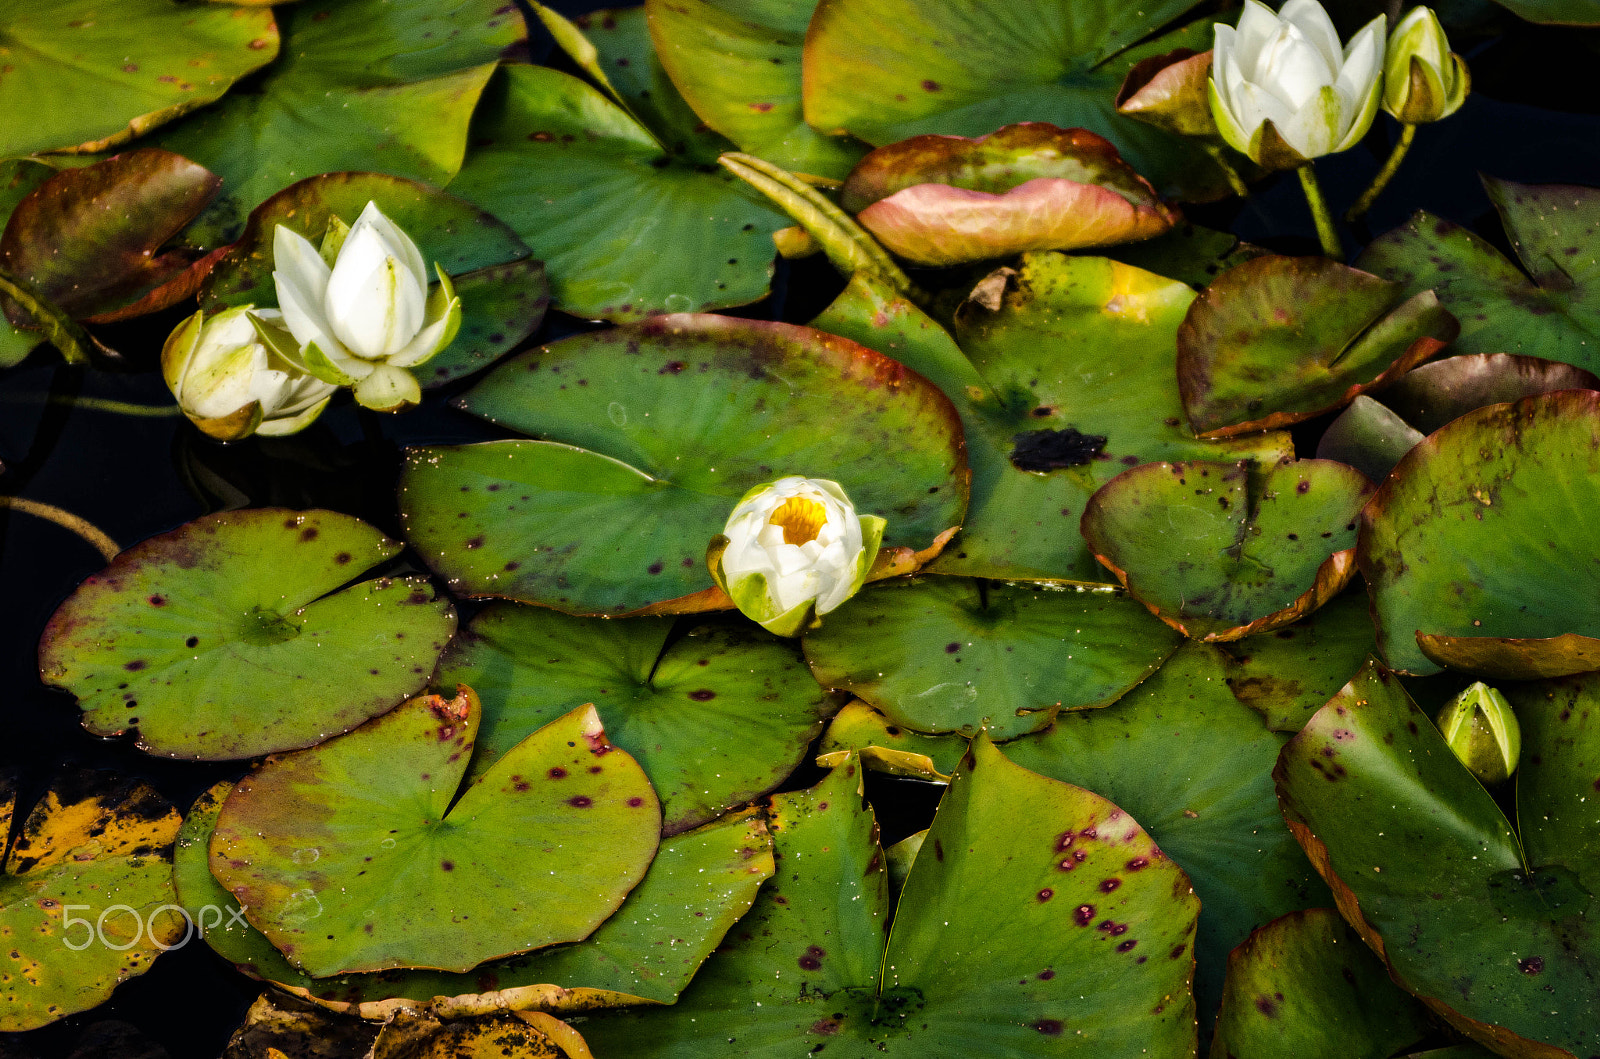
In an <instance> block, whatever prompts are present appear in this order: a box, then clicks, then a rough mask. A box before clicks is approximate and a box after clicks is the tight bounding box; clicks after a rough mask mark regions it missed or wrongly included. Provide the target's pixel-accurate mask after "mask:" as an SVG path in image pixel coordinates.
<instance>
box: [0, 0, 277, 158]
mask: <svg viewBox="0 0 1600 1059" xmlns="http://www.w3.org/2000/svg"><path fill="white" fill-rule="evenodd" d="M272 15H273V13H272V11H270V10H268V9H265V8H262V9H258V10H253V11H252V10H249V9H245V8H237V9H236V8H233V7H229V6H225V5H222V4H216V5H199V6H192V5H189V4H179V3H174V2H173V0H120V2H119V3H118V4H117V5H116V6H115V7H114V8H107V7H106V6H105V5H104V4H103V3H101V2H100V0H55V2H52V3H48V4H37V3H33V2H32V0H4V2H3V3H0V26H4V27H5V36H6V44H5V52H4V65H3V69H4V71H5V73H4V77H3V78H0V114H5V115H7V116H8V120H7V121H6V122H5V126H4V129H3V130H0V157H7V156H11V155H23V154H33V153H35V152H41V151H53V150H62V149H66V148H74V147H75V148H78V149H80V150H84V151H103V150H106V149H107V148H109V147H113V146H115V145H116V144H119V143H124V142H126V141H128V140H131V139H132V138H133V137H135V136H138V135H139V134H140V133H143V132H146V131H148V130H150V129H153V128H155V127H156V126H157V125H160V124H162V123H163V122H167V121H171V120H172V119H173V118H176V117H178V116H179V115H180V114H183V113H185V112H187V111H190V110H193V109H194V108H195V107H201V106H204V105H206V104H207V103H210V102H212V101H214V100H215V99H217V97H219V96H221V95H222V94H223V93H224V92H226V91H227V90H228V88H229V87H230V86H231V85H232V84H233V83H234V81H236V80H238V79H239V78H240V77H243V76H244V75H245V74H247V73H249V72H250V71H252V70H255V69H257V68H258V67H261V66H264V65H266V64H267V63H270V62H271V61H272V60H273V59H274V58H275V57H276V56H277V54H278V27H277V25H276V23H275V22H274V21H273V17H272Z"/></svg>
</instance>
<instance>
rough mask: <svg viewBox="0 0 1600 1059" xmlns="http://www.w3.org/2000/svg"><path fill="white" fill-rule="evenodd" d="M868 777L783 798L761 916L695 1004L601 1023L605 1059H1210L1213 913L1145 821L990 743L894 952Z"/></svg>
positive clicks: (917, 890)
mask: <svg viewBox="0 0 1600 1059" xmlns="http://www.w3.org/2000/svg"><path fill="white" fill-rule="evenodd" d="M860 783H861V777H860V774H859V766H858V765H857V764H856V763H855V762H854V761H853V760H851V761H846V762H845V763H843V764H841V765H840V766H838V767H837V768H835V769H834V770H833V772H832V773H830V774H829V775H828V777H827V778H825V779H824V780H823V781H822V782H821V783H819V784H818V785H817V786H815V787H813V788H812V789H811V790H809V791H800V792H796V793H793V794H782V795H777V796H775V797H774V798H773V809H772V813H773V837H774V844H775V846H776V852H777V858H778V872H777V874H776V875H774V876H773V878H772V880H771V882H770V883H768V885H767V886H766V888H765V889H763V890H762V892H761V895H760V897H758V898H757V900H756V904H755V907H754V908H753V909H752V910H751V912H750V914H749V915H748V916H746V917H745V918H744V919H743V920H741V921H740V922H739V924H738V925H737V926H735V927H734V929H733V931H732V932H731V933H730V935H729V939H728V941H727V942H726V943H725V944H724V945H723V947H722V948H721V949H719V950H718V951H717V952H716V953H715V954H713V955H712V957H711V958H710V959H709V960H707V961H706V964H705V966H704V967H703V968H702V969H701V971H700V974H699V975H697V976H696V978H695V980H694V982H693V983H692V984H691V985H690V986H689V988H688V989H687V990H685V991H684V994H683V996H682V997H681V998H680V999H679V1000H678V1003H677V1004H675V1005H674V1006H672V1007H669V1008H655V1009H648V1010H643V1011H639V1012H636V1013H630V1014H622V1015H610V1014H608V1015H605V1016H603V1017H597V1018H593V1019H590V1020H589V1021H588V1022H585V1023H584V1036H585V1037H586V1038H587V1039H588V1040H589V1041H590V1042H591V1044H593V1046H594V1048H595V1050H596V1052H597V1053H598V1054H601V1055H609V1054H615V1055H629V1056H636V1057H640V1059H663V1057H674V1059H676V1057H683V1059H689V1057H696V1059H698V1057H701V1056H705V1055H708V1054H717V1055H727V1056H775V1055H781V1054H791V1053H798V1054H803V1053H806V1052H810V1051H812V1050H814V1049H815V1048H816V1046H818V1045H821V1046H822V1048H823V1052H822V1054H824V1055H826V1054H828V1053H831V1052H834V1051H839V1052H841V1053H842V1054H848V1055H866V1054H873V1055H876V1054H888V1055H891V1056H896V1055H905V1056H912V1055H917V1056H927V1055H974V1056H976V1055H993V1054H1004V1055H1010V1056H1019V1057H1020V1056H1047V1055H1059V1054H1061V1052H1062V1048H1063V1045H1067V1044H1070V1045H1072V1046H1074V1047H1075V1048H1083V1049H1089V1050H1090V1051H1092V1052H1093V1054H1095V1055H1103V1056H1130V1057H1131V1056H1154V1057H1157V1059H1167V1057H1174V1059H1175V1057H1178V1056H1190V1055H1193V1054H1194V1047H1195V1026H1194V1002H1193V998H1192V996H1191V994H1190V989H1189V980H1190V975H1191V973H1192V968H1193V963H1192V954H1191V951H1190V950H1191V944H1192V941H1193V932H1194V927H1195V916H1196V914H1197V913H1198V911H1199V906H1198V902H1197V901H1196V900H1195V898H1194V896H1193V895H1192V894H1191V893H1190V892H1189V886H1188V880H1187V879H1186V878H1185V877H1184V875H1183V873H1182V872H1181V871H1179V870H1178V869H1177V868H1176V867H1175V866H1174V865H1173V864H1172V862H1171V861H1169V860H1168V859H1167V858H1166V857H1165V856H1163V855H1162V853H1161V852H1160V851H1159V850H1158V849H1156V847H1155V845H1154V843H1152V842H1151V841H1150V838H1149V836H1147V835H1146V834H1145V833H1144V832H1143V831H1142V830H1141V829H1140V828H1139V825H1138V824H1136V823H1135V822H1134V821H1133V819H1132V818H1131V817H1129V816H1128V815H1127V814H1126V813H1125V812H1123V811H1122V810H1120V809H1118V808H1117V807H1116V806H1114V805H1112V804H1111V803H1110V802H1108V801H1106V800H1105V799H1104V798H1101V797H1099V796H1098V795H1095V794H1092V793H1090V792H1088V791H1085V790H1081V789H1079V788H1077V787H1072V786H1069V785H1067V784H1064V783H1057V782H1055V781H1053V780H1049V779H1045V778H1044V777H1042V776H1039V775H1036V774H1034V773H1031V772H1029V771H1027V770H1026V769H1023V768H1021V767H1019V766H1017V765H1014V764H1012V763H1011V762H1010V761H1008V760H1006V758H1005V756H1004V755H1002V754H1001V752H1000V751H999V750H998V749H997V748H996V747H995V746H994V744H993V743H991V742H990V741H989V740H988V739H987V738H985V737H981V736H980V737H979V738H978V740H977V741H976V742H975V743H974V744H973V747H972V749H971V752H970V753H969V754H967V755H966V756H965V758H964V760H963V761H962V764H961V766H960V767H959V769H958V770H957V772H956V775H955V777H954V778H953V780H952V781H951V786H950V789H949V791H948V792H947V793H946V794H945V796H944V799H943V801H942V802H941V803H940V807H939V813H938V815H937V816H936V817H935V819H934V822H933V827H932V828H931V829H930V830H929V831H928V834H927V835H926V837H925V839H924V842H923V845H922V849H921V852H919V853H918V854H917V857H916V860H915V863H914V864H913V865H912V868H911V872H910V875H909V877H908V878H907V879H906V881H905V886H904V889H903V890H902V892H901V894H900V898H899V902H898V907H897V908H896V909H894V915H893V919H894V922H893V928H892V931H891V932H890V934H889V936H888V939H887V945H886V944H885V935H884V931H885V926H886V924H887V923H888V922H889V918H890V913H891V904H890V894H889V880H888V871H887V869H886V867H885V858H884V854H883V851H882V850H881V849H880V848H879V846H878V842H877V836H876V824H875V822H874V820H873V816H872V813H871V811H870V810H867V809H863V807H862V801H861V795H860ZM1085 1054H1088V1053H1087V1052H1086V1053H1085Z"/></svg>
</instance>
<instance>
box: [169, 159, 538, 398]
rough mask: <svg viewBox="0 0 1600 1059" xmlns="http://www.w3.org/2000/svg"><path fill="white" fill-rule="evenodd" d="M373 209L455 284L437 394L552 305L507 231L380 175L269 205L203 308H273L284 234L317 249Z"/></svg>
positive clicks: (209, 283) (227, 258) (347, 177)
mask: <svg viewBox="0 0 1600 1059" xmlns="http://www.w3.org/2000/svg"><path fill="white" fill-rule="evenodd" d="M368 202H376V203H377V204H378V206H379V208H380V209H382V210H383V213H384V215H385V216H386V217H388V218H389V219H390V220H392V221H393V222H394V223H395V224H396V225H398V226H399V227H400V229H401V230H402V231H404V232H405V233H406V234H407V235H408V236H410V237H411V239H412V240H413V241H415V242H416V244H417V248H418V249H419V250H420V251H421V252H422V259H423V260H424V261H426V262H427V263H428V265H429V267H430V268H431V267H432V266H433V265H434V264H435V263H437V264H438V265H439V267H441V268H443V269H444V271H445V273H446V274H447V275H449V276H450V277H452V281H453V282H454V285H455V288H456V294H457V295H458V296H459V297H460V298H461V330H460V332H459V333H458V334H457V335H456V339H455V341H454V342H452V343H451V344H450V345H449V346H448V347H446V348H445V349H444V350H443V351H441V352H440V353H439V355H438V356H436V357H434V358H433V359H431V360H429V361H428V362H427V364H426V365H424V366H423V368H422V369H421V371H420V374H421V375H422V376H423V377H424V378H423V381H424V382H426V383H427V384H429V385H438V384H440V383H444V382H448V381H450V380H451V379H454V378H458V377H460V376H462V375H465V374H467V373H469V372H472V371H476V370H477V369H478V368H481V367H484V366H485V365H487V364H489V363H490V362H492V361H494V360H495V359H496V358H498V357H499V356H500V355H501V354H503V353H505V352H506V351H507V350H509V349H511V348H512V347H513V346H516V345H518V344H519V343H521V341H522V340H523V339H525V338H527V337H528V336H529V335H531V334H533V332H534V331H536V330H538V327H539V324H540V322H541V321H542V320H543V319H544V310H545V306H546V305H548V304H549V302H550V289H549V286H548V285H547V284H546V282H545V278H544V267H543V265H542V264H541V263H540V262H538V261H534V260H531V259H530V258H529V257H528V254H529V250H528V246H527V244H526V243H524V242H523V241H522V240H521V239H519V238H517V235H516V233H515V232H513V231H512V230H511V229H510V228H509V227H507V226H506V225H505V224H503V223H502V222H500V221H499V220H496V219H495V218H494V217H492V216H490V215H489V214H487V213H485V212H484V211H482V210H480V209H478V208H477V207H476V206H473V205H472V204H471V203H468V202H464V201H462V200H461V199H459V198H456V197H455V196H454V195H448V194H445V193H444V192H442V191H436V190H434V189H433V188H430V187H429V186H428V185H426V184H419V183H417V182H416V181H414V180H406V179H403V178H401V177H395V176H386V175H384V174H382V173H328V174H325V175H323V176H316V177H311V178H309V179H307V180H302V181H300V182H299V183H297V184H293V185H291V186H289V187H287V188H284V189H283V190H282V191H280V192H278V193H277V194H276V195H273V196H272V197H271V198H269V199H267V200H266V201H265V202H263V203H262V204H261V205H260V206H259V207H257V208H256V209H255V210H254V211H253V212H252V213H251V214H250V219H249V221H248V222H247V223H246V224H245V227H244V231H243V233H241V234H240V236H239V239H238V241H237V242H235V243H234V244H233V245H232V246H231V247H229V248H228V250H227V251H226V253H224V254H223V255H222V258H221V260H220V261H218V263H217V265H216V267H215V268H214V269H213V270H212V272H211V274H210V275H209V276H208V277H206V282H205V285H204V286H203V287H202V288H201V290H200V307H201V308H202V309H206V310H207V311H214V310H216V309H218V308H221V307H223V306H229V305H246V304H253V305H275V304H277V300H278V297H277V291H276V288H275V286H274V284H273V280H272V271H273V259H272V246H273V235H274V233H275V232H276V230H277V228H278V226H279V225H283V226H284V227H286V228H289V229H290V230H291V231H294V232H297V233H299V234H300V235H303V236H305V237H306V238H308V239H310V240H311V241H312V242H313V244H318V243H321V241H322V237H323V233H325V232H326V231H327V230H328V222H329V220H330V219H331V218H333V217H338V218H339V219H340V220H341V221H343V222H344V223H345V224H353V223H354V222H355V219H356V218H357V217H359V216H360V215H361V211H362V210H363V209H365V208H366V205H367V203H368Z"/></svg>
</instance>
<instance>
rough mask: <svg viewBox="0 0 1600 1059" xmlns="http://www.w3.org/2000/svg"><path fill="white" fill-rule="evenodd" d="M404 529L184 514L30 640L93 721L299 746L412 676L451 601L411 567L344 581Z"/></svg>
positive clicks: (168, 735) (298, 516) (203, 738)
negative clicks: (409, 572)
mask: <svg viewBox="0 0 1600 1059" xmlns="http://www.w3.org/2000/svg"><path fill="white" fill-rule="evenodd" d="M399 551H400V544H399V542H397V541H392V540H389V539H388V538H386V537H385V536H383V534H381V533H379V532H378V531H377V530H375V529H373V528H372V527H371V526H368V525H367V524H366V523H364V522H360V521H358V520H357V519H354V518H351V517H350V516H348V515H341V514H338V513H336V512H332V511H305V512H298V511H289V510H287V509H284V508H259V509H254V510H244V511H229V512H224V513H221V514H217V515H210V516H207V517H205V518H201V519H196V520H195V521H193V522H190V523H187V524H185V525H183V526H180V527H179V528H178V529H176V530H173V531H172V532H170V533H165V534H162V535H161V536H158V537H152V538H150V539H149V540H147V541H144V542H142V543H140V544H136V545H134V546H133V547H131V548H129V549H127V550H126V551H124V552H123V553H122V554H121V555H119V556H117V557H116V559H114V560H112V562H111V565H110V566H108V567H106V569H105V570H104V571H102V572H101V573H99V574H96V575H94V576H93V577H90V578H89V579H88V580H86V581H84V582H83V584H81V585H79V586H78V588H77V590H76V591H75V592H73V594H72V595H71V596H70V597H68V599H67V601H66V602H65V603H63V604H62V605H61V606H60V608H58V609H57V610H56V612H55V615H54V616H53V617H52V618H51V619H50V624H49V625H48V626H46V628H45V632H44V637H43V639H42V641H41V642H40V645H39V671H40V675H41V677H42V678H43V679H44V681H45V682H46V683H48V684H54V685H57V686H59V687H64V688H66V689H67V690H69V691H71V692H72V693H73V694H74V695H76V696H77V697H78V702H79V705H80V706H81V707H82V709H83V711H84V716H83V725H84V727H85V728H87V729H88V730H89V731H91V732H93V733H95V734H96V735H120V734H122V733H123V732H125V731H127V730H129V729H130V728H137V729H138V731H139V746H140V748H141V749H143V750H146V751H149V752H151V753H156V754H164V755H167V756H170V757H182V758H202V759H213V760H215V759H229V758H246V757H255V756H257V755H260V754H266V753H270V752H272V751H274V750H285V749H290V748H293V747H302V746H309V745H310V744H312V743H316V742H319V741H320V740H323V739H326V738H327V737H328V736H329V735H332V734H335V733H338V732H343V731H348V730H349V729H351V728H354V727H355V726H356V725H358V724H360V723H361V722H363V721H365V720H366V719H367V718H369V717H373V716H375V715H377V714H380V713H383V712H384V711H385V710H387V709H389V708H391V707H392V706H394V705H395V704H396V703H397V702H399V701H400V700H402V699H404V698H405V697H406V696H408V695H410V694H412V693H414V692H415V691H417V690H418V689H419V688H421V687H422V686H423V685H424V684H425V683H427V680H428V678H429V676H431V675H432V673H433V667H434V662H435V661H436V660H437V659H438V657H439V653H440V652H441V651H443V650H444V645H445V642H446V641H447V640H449V639H450V636H451V634H452V633H453V632H454V631H455V622H456V619H455V611H454V610H453V609H452V608H451V606H450V603H449V601H448V600H445V599H441V598H437V597H436V596H435V595H434V591H433V588H432V586H431V585H429V583H428V582H427V580H426V579H424V578H420V577H394V578H390V577H385V578H379V579H378V580H375V581H368V582H365V583H361V584H355V585H351V586H350V587H347V588H341V586H344V585H346V584H347V583H349V582H350V580H351V579H352V578H355V577H359V576H360V575H361V574H362V573H363V572H364V571H366V570H369V569H371V568H372V567H373V566H375V565H377V564H378V563H381V562H383V561H384V560H386V559H389V558H391V557H393V556H394V555H396V554H398V553H399Z"/></svg>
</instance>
